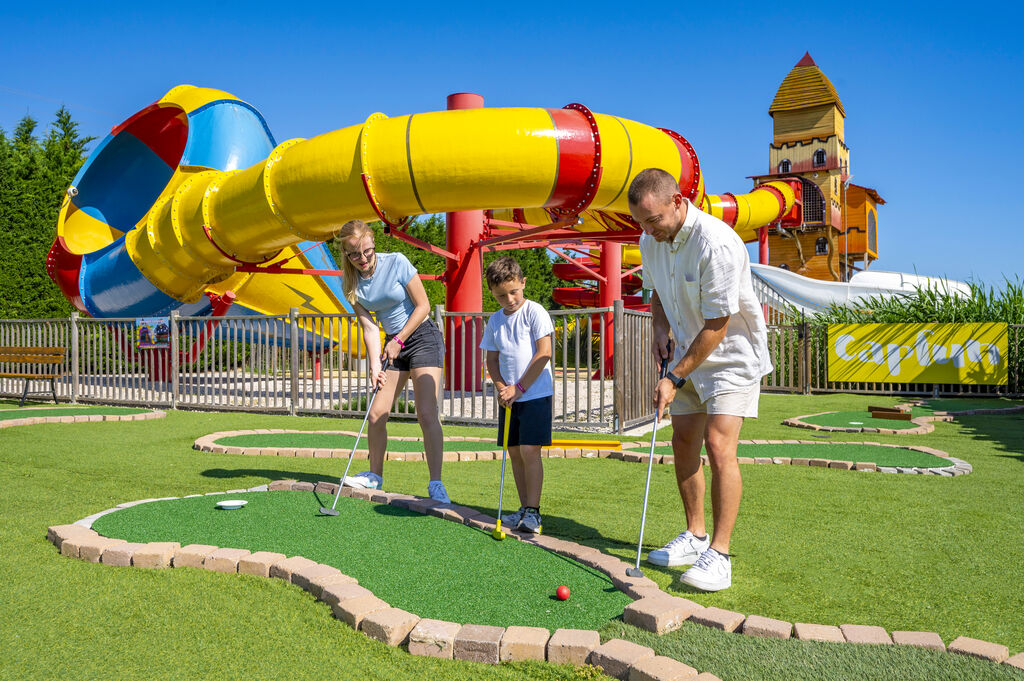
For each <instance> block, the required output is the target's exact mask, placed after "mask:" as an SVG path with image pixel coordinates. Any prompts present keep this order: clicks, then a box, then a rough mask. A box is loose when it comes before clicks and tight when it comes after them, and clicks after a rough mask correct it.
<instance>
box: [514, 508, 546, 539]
mask: <svg viewBox="0 0 1024 681" xmlns="http://www.w3.org/2000/svg"><path fill="white" fill-rule="evenodd" d="M518 529H520V530H522V531H523V532H531V533H533V534H540V531H541V519H540V513H537V512H536V511H525V512H524V513H523V519H522V520H520V521H519V525H518Z"/></svg>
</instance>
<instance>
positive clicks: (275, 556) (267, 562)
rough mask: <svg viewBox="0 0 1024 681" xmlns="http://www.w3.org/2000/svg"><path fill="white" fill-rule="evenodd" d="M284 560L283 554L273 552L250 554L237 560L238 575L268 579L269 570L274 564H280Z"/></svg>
mask: <svg viewBox="0 0 1024 681" xmlns="http://www.w3.org/2000/svg"><path fill="white" fill-rule="evenodd" d="M284 559H285V555H284V554H283V553H274V552H273V551H257V552H255V553H250V554H249V555H248V556H245V557H244V558H240V559H239V560H238V574H240V575H255V576H257V577H269V576H270V568H271V567H272V566H273V565H274V564H275V563H280V562H281V561H282V560H284Z"/></svg>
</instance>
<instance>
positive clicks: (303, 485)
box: [292, 481, 314, 492]
mask: <svg viewBox="0 0 1024 681" xmlns="http://www.w3.org/2000/svg"><path fill="white" fill-rule="evenodd" d="M313 487H314V485H313V483H311V482H306V481H303V482H294V483H292V489H293V490H294V491H296V492H312V491H313Z"/></svg>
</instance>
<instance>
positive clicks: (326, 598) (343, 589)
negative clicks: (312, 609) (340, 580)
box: [319, 582, 373, 605]
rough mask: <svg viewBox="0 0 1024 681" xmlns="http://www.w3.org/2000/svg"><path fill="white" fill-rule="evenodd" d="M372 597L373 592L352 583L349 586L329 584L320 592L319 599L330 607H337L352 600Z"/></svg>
mask: <svg viewBox="0 0 1024 681" xmlns="http://www.w3.org/2000/svg"><path fill="white" fill-rule="evenodd" d="M372 595H373V592H372V591H370V590H369V589H367V588H365V587H362V586H359V585H358V584H354V583H351V582H350V583H348V584H328V585H327V586H325V587H323V588H322V589H321V590H320V596H319V598H320V600H321V601H323V602H324V603H327V604H328V605H336V604H338V603H340V602H342V601H347V600H350V599H352V598H362V597H363V596H372Z"/></svg>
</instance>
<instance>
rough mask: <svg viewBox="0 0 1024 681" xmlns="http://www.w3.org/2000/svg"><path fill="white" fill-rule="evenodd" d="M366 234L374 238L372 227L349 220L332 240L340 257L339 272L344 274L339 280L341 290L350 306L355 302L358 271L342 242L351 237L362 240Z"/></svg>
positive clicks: (361, 222)
mask: <svg viewBox="0 0 1024 681" xmlns="http://www.w3.org/2000/svg"><path fill="white" fill-rule="evenodd" d="M367 234H369V235H370V236H374V234H373V228H372V227H370V226H369V225H368V224H366V223H365V222H363V221H362V220H349V221H348V222H346V223H345V224H343V225H342V226H341V229H340V230H339V231H338V235H337V236H336V237H335V238H334V242H335V243H336V244H337V245H338V253H339V254H340V255H341V271H342V272H343V273H344V274H343V276H342V278H341V290H342V291H343V292H344V294H345V298H346V299H347V300H348V302H349V303H350V304H354V303H355V302H356V283H357V282H358V281H359V271H358V270H357V269H356V266H355V265H353V264H352V261H351V260H349V259H348V255H347V253H346V251H345V245H344V243H343V242H344V241H346V240H348V239H351V238H353V237H354V238H356V239H359V240H362V238H363V237H364V236H366V235H367Z"/></svg>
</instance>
